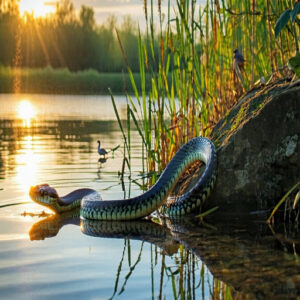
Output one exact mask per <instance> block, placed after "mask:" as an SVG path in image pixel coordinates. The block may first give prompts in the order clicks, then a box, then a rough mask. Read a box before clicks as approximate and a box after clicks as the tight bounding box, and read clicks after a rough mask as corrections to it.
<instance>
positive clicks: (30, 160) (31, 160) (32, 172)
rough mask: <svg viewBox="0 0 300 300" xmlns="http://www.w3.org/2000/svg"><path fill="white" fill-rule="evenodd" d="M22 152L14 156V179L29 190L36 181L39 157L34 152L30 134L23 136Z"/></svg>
mask: <svg viewBox="0 0 300 300" xmlns="http://www.w3.org/2000/svg"><path fill="white" fill-rule="evenodd" d="M23 143H24V148H23V150H22V153H20V154H19V155H18V156H17V157H16V163H17V164H16V165H17V166H16V173H17V176H16V179H17V182H18V184H19V185H20V187H21V188H22V189H23V190H24V191H29V188H30V186H31V185H33V184H34V183H35V182H36V175H37V168H38V164H39V163H40V158H39V156H38V155H36V154H35V153H34V152H35V151H34V147H33V139H32V136H26V137H24V142H23Z"/></svg>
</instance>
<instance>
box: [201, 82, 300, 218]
mask: <svg viewBox="0 0 300 300" xmlns="http://www.w3.org/2000/svg"><path fill="white" fill-rule="evenodd" d="M211 137H212V140H213V142H214V143H215V145H216V147H217V149H218V150H217V152H218V177H217V182H216V186H215V189H214V191H213V194H212V197H211V198H210V199H209V200H208V201H207V203H206V206H207V208H210V207H214V206H219V207H220V209H219V210H218V212H216V214H218V213H222V214H223V213H224V212H227V213H229V214H230V213H231V214H233V215H243V214H249V213H250V212H253V211H260V210H268V209H271V208H272V207H273V206H274V204H275V203H277V202H278V201H279V200H280V198H281V197H282V196H283V195H284V193H286V192H287V191H288V190H289V189H290V188H291V187H292V186H293V185H294V184H295V183H296V182H297V181H299V180H300V172H299V170H300V83H299V82H298V84H297V82H294V83H291V82H289V81H288V80H279V81H277V82H276V83H272V84H269V85H267V86H264V87H260V88H255V89H253V90H251V91H249V92H248V93H247V94H246V95H245V96H244V97H243V98H242V99H241V100H240V101H239V102H238V103H237V104H236V105H235V106H234V107H233V108H232V110H231V111H230V112H229V113H228V114H227V115H226V116H225V117H224V118H223V119H222V120H220V122H218V124H217V125H216V126H215V128H214V130H213V132H212V134H211Z"/></svg>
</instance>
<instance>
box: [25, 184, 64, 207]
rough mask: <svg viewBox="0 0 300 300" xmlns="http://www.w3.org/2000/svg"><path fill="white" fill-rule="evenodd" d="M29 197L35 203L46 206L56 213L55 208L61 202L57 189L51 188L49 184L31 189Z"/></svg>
mask: <svg viewBox="0 0 300 300" xmlns="http://www.w3.org/2000/svg"><path fill="white" fill-rule="evenodd" d="M29 196H30V197H31V199H32V200H33V201H34V202H36V203H38V204H41V205H44V206H46V207H48V208H50V209H51V210H54V211H55V206H56V204H57V202H58V201H59V196H58V193H57V191H56V189H55V188H53V187H51V186H49V184H40V185H36V186H32V187H30V190H29Z"/></svg>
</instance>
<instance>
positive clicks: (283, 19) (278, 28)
mask: <svg viewBox="0 0 300 300" xmlns="http://www.w3.org/2000/svg"><path fill="white" fill-rule="evenodd" d="M290 16H291V10H290V9H287V10H286V11H284V12H283V13H282V14H281V15H280V17H279V18H278V20H277V22H276V25H275V37H277V36H278V35H279V33H280V31H281V29H282V28H283V27H284V26H285V25H286V24H287V22H288V21H289V19H290Z"/></svg>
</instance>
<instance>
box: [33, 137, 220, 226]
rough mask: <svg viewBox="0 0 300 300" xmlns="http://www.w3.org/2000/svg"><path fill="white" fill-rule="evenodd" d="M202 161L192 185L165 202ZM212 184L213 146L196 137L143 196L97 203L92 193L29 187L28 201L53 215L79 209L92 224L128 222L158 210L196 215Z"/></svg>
mask: <svg viewBox="0 0 300 300" xmlns="http://www.w3.org/2000/svg"><path fill="white" fill-rule="evenodd" d="M197 161H202V162H204V163H205V169H204V172H203V173H202V175H201V177H200V178H199V180H198V181H197V182H196V183H195V185H194V186H193V187H192V188H191V189H190V190H189V191H188V192H186V193H185V194H183V195H182V196H179V197H177V198H176V199H175V200H173V201H169V202H168V201H167V198H168V196H169V194H170V193H171V192H172V190H173V188H174V186H175V185H176V183H177V181H178V179H179V178H180V176H181V175H182V174H183V173H184V171H185V170H186V169H187V167H188V166H190V165H191V164H193V163H195V162H197ZM215 180H216V150H215V147H214V145H213V143H212V142H211V141H210V140H209V139H207V138H204V137H197V138H194V139H192V140H190V141H189V142H187V143H186V144H184V145H183V146H182V147H181V148H180V149H179V150H178V151H177V153H176V154H175V155H174V157H173V158H172V160H171V161H170V162H169V164H168V165H167V167H166V168H165V170H164V171H163V172H162V174H161V176H160V177H159V179H158V180H157V182H156V183H155V184H154V185H153V186H152V187H151V188H150V189H149V190H148V191H147V192H145V193H144V194H142V195H140V196H137V197H133V198H129V199H125V200H106V201H103V200H101V196H100V195H99V194H98V193H97V192H96V191H95V190H93V189H79V190H75V191H73V192H71V193H70V194H68V195H66V196H64V197H59V196H58V194H57V192H56V190H55V189H54V188H52V187H50V186H49V185H47V184H46V185H38V186H35V187H31V189H30V192H29V194H30V196H31V198H32V199H33V200H34V201H35V202H37V203H39V204H42V205H44V206H47V207H49V208H50V209H52V210H53V211H55V212H57V213H61V212H64V211H68V210H72V209H74V208H78V207H80V214H81V216H82V217H84V218H86V219H92V220H107V221H113V220H132V219H139V218H143V217H145V216H148V215H150V214H151V213H152V212H153V211H155V210H157V209H158V208H161V212H162V213H164V214H167V215H168V216H169V217H179V216H183V215H185V214H188V213H192V212H196V211H199V208H201V206H202V204H203V202H204V201H205V200H206V198H207V197H208V196H209V194H210V192H211V189H212V188H213V185H214V183H215Z"/></svg>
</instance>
